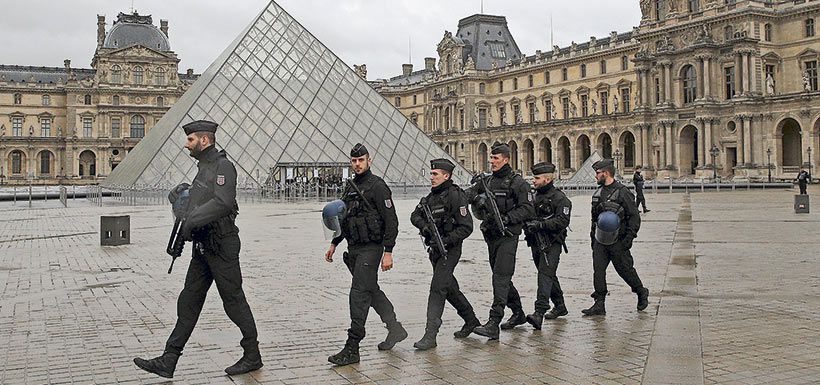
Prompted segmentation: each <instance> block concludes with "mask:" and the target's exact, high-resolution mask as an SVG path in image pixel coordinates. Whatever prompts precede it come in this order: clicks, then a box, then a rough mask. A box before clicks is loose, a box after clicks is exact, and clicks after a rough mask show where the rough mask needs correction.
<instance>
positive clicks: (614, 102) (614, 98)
mask: <svg viewBox="0 0 820 385" xmlns="http://www.w3.org/2000/svg"><path fill="white" fill-rule="evenodd" d="M612 109H613V111H614V112H615V113H616V114H617V113H618V95H612Z"/></svg>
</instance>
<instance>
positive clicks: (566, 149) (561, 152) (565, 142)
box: [558, 136, 572, 169]
mask: <svg viewBox="0 0 820 385" xmlns="http://www.w3.org/2000/svg"><path fill="white" fill-rule="evenodd" d="M570 155H571V150H570V146H569V138H567V137H566V136H562V137H561V138H560V139H558V159H559V160H560V163H561V169H570V168H572V157H571V156H570Z"/></svg>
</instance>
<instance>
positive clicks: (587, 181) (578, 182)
mask: <svg viewBox="0 0 820 385" xmlns="http://www.w3.org/2000/svg"><path fill="white" fill-rule="evenodd" d="M603 159H604V158H603V157H602V156H601V155H600V154H598V151H594V152H593V153H592V154H591V155H590V156H589V158H587V160H585V161H584V164H582V165H581V168H579V169H578V171H576V172H575V174H573V175H572V177H571V178H569V179H567V180H566V181H563V182H562V186H595V185H597V184H598V180H597V179H596V178H595V169H594V168H592V165H593V164H595V162H597V161H599V160H603Z"/></svg>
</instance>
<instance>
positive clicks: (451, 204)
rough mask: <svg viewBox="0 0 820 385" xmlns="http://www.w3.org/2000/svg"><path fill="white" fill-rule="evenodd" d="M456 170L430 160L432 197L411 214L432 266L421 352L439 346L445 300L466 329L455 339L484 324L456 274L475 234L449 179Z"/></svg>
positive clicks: (466, 203) (465, 207) (459, 194)
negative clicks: (464, 245)
mask: <svg viewBox="0 0 820 385" xmlns="http://www.w3.org/2000/svg"><path fill="white" fill-rule="evenodd" d="M455 168H456V165H455V164H453V162H451V161H450V160H448V159H433V160H431V161H430V183H431V185H432V188H431V189H430V194H428V195H427V196H426V197H424V198H422V199H421V201H420V202H419V204H418V206H416V209H415V210H414V211H413V213H412V214H411V215H410V222H411V223H413V226H415V227H416V228H418V229H419V230H420V231H421V235H422V237H423V238H424V243H425V244H426V245H428V246H430V247H429V248H428V250H427V251H428V254H429V256H430V262H431V263H432V265H433V278H432V279H431V282H430V295H429V297H428V299H427V325H426V327H425V331H424V336H423V337H422V338H421V340H419V341H418V342H416V343H415V344H414V345H413V346H415V348H416V349H418V350H427V349H432V348H434V347H436V335H437V334H438V330H439V327H441V315H442V314H443V313H444V303H445V301H446V302H450V304H451V305H453V307H454V308H455V309H456V311H457V312H458V315H459V316H460V317H461V318H462V319H464V326H462V328H461V330H459V331H456V332H455V334H454V335H455V337H456V338H465V337H467V336H469V335H470V333H472V331H473V329H475V327H476V326H478V325H480V324H481V323H480V322H479V321H478V318H476V316H475V311H473V306H472V305H470V301H468V300H467V297H466V296H464V293H462V292H461V290H460V289H459V287H458V281H457V280H456V277H455V276H454V275H453V272H454V271H455V268H456V265H457V264H458V261H459V259H461V244H462V242H464V240H465V239H467V237H469V236H470V234H471V233H472V232H473V217H472V215H470V210H468V206H469V201H468V200H467V195H466V194H464V190H462V189H461V188H460V187H458V186H457V185H456V184H454V183H453V181H452V179H450V178H451V177H452V175H453V170H454V169H455ZM428 213H429V218H428V217H427V215H428ZM436 232H438V234H436ZM438 240H440V241H441V243H440V244H439V243H438Z"/></svg>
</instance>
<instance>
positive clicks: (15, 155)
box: [11, 150, 23, 175]
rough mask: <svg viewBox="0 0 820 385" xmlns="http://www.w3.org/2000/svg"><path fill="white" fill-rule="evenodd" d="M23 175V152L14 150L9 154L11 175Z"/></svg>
mask: <svg viewBox="0 0 820 385" xmlns="http://www.w3.org/2000/svg"><path fill="white" fill-rule="evenodd" d="M22 173H23V152H21V151H20V150H14V151H12V152H11V174H12V175H20V174H22Z"/></svg>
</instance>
